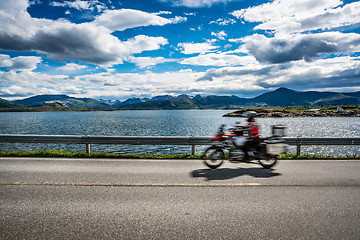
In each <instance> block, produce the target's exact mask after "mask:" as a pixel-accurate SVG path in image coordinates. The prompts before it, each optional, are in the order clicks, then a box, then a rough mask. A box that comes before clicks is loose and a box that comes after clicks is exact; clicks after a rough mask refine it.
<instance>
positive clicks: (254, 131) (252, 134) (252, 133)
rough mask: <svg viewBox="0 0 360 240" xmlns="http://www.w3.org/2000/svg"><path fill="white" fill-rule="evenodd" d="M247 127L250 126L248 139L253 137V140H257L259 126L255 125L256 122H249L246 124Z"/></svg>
mask: <svg viewBox="0 0 360 240" xmlns="http://www.w3.org/2000/svg"><path fill="white" fill-rule="evenodd" d="M247 126H249V127H250V126H251V128H250V130H249V137H253V138H258V137H260V134H259V125H258V124H257V122H249V123H248V124H247Z"/></svg>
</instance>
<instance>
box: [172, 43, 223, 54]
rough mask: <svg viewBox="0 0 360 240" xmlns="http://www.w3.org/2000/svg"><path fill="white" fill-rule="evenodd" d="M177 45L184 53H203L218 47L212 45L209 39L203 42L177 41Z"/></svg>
mask: <svg viewBox="0 0 360 240" xmlns="http://www.w3.org/2000/svg"><path fill="white" fill-rule="evenodd" d="M178 47H179V48H180V50H181V52H182V53H184V54H194V53H201V54H204V53H207V52H211V51H213V50H215V49H217V48H218V47H217V46H214V45H213V44H212V42H210V41H207V42H204V43H178Z"/></svg>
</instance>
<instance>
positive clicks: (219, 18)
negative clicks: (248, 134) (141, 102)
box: [0, 0, 360, 100]
mask: <svg viewBox="0 0 360 240" xmlns="http://www.w3.org/2000/svg"><path fill="white" fill-rule="evenodd" d="M0 23H1V24H0V98H3V99H7V100H15V99H23V98H26V97H31V96H34V95H41V94H66V95H69V96H72V97H89V98H95V99H100V98H101V99H113V100H115V99H117V100H125V99H127V98H131V97H149V98H151V97H154V96H159V95H172V96H177V95H180V94H188V95H192V96H195V95H198V94H200V95H202V96H207V95H236V96H239V97H255V96H258V95H260V94H262V93H265V92H269V91H273V90H275V89H277V88H279V87H286V88H290V89H293V90H298V91H335V92H354V91H360V1H351V0H346V1H345V0H343V1H340V0H316V1H314V0H270V1H268V0H55V1H47V0H11V1H9V0H0Z"/></svg>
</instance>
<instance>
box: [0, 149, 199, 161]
mask: <svg viewBox="0 0 360 240" xmlns="http://www.w3.org/2000/svg"><path fill="white" fill-rule="evenodd" d="M201 156H202V154H195V155H192V154H174V155H160V154H158V155H141V154H117V153H90V154H88V153H84V152H70V151H68V150H56V149H44V150H41V151H31V152H25V151H18V152H11V151H8V152H0V157H49V158H52V157H57V158H132V159H200V158H201Z"/></svg>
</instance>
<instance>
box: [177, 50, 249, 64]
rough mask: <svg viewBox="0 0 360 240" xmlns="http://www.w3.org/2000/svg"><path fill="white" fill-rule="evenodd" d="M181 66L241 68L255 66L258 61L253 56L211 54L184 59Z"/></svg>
mask: <svg viewBox="0 0 360 240" xmlns="http://www.w3.org/2000/svg"><path fill="white" fill-rule="evenodd" d="M180 63H181V64H188V65H199V66H219V67H222V66H239V65H250V64H255V63H256V59H255V58H254V57H252V56H236V55H231V54H226V53H209V54H204V55H199V56H196V57H191V58H187V59H184V60H183V61H181V62H180Z"/></svg>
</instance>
